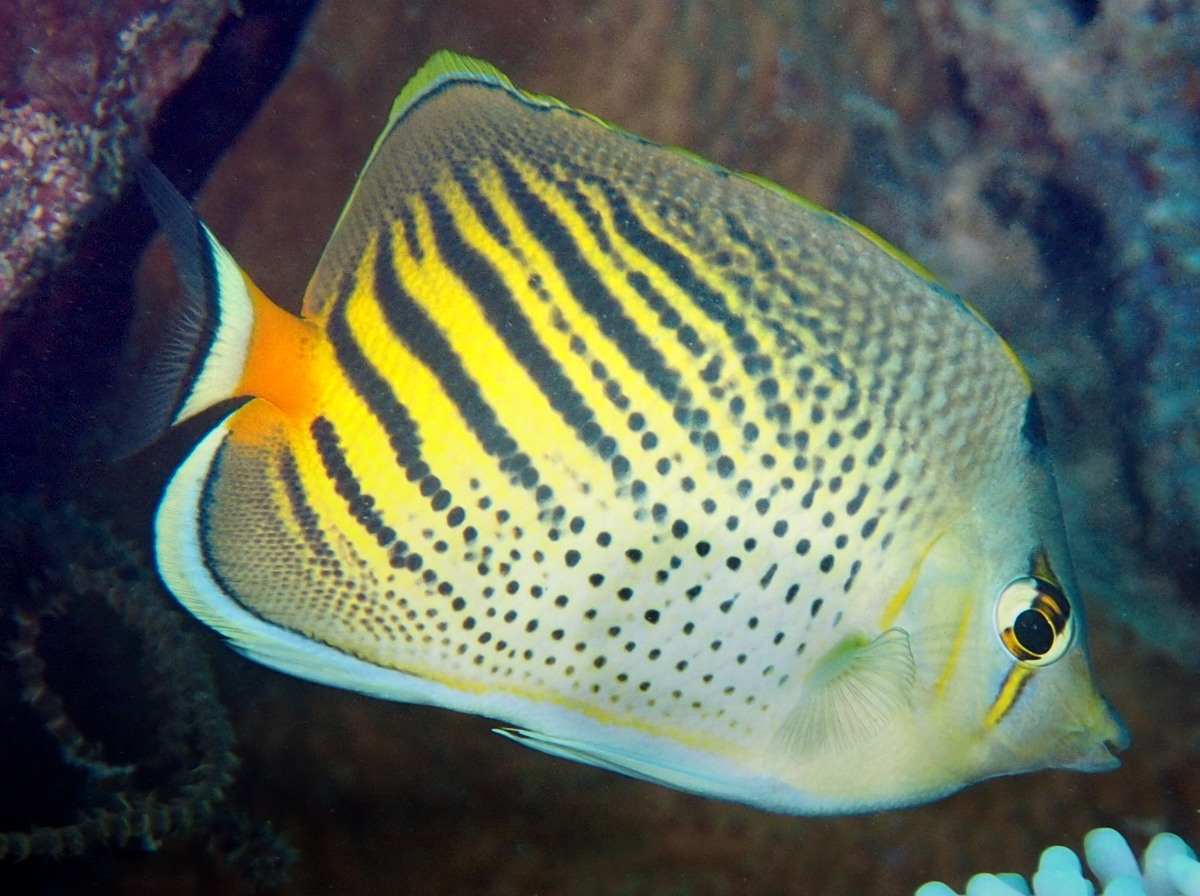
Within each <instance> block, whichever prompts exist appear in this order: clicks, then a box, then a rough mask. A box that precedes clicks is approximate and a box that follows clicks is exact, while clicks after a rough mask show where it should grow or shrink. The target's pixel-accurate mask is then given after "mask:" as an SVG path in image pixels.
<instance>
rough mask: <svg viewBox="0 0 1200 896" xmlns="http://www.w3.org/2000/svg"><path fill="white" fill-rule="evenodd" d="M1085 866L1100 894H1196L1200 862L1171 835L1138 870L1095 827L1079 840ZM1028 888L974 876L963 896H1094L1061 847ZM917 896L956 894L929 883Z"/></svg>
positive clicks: (1075, 860)
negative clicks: (1031, 895) (1099, 888)
mask: <svg viewBox="0 0 1200 896" xmlns="http://www.w3.org/2000/svg"><path fill="white" fill-rule="evenodd" d="M1083 854H1084V857H1085V858H1086V859H1087V863H1088V868H1089V870H1090V871H1091V872H1092V874H1093V875H1094V876H1095V878H1096V882H1097V883H1098V884H1099V885H1100V886H1101V887H1102V888H1103V890H1102V896H1197V894H1200V862H1197V861H1196V854H1195V853H1194V852H1193V851H1192V850H1191V848H1190V847H1189V846H1188V845H1187V844H1186V843H1184V842H1183V841H1182V840H1181V839H1179V838H1178V837H1176V836H1175V835H1174V834H1159V835H1157V836H1156V837H1155V838H1154V839H1153V840H1151V841H1150V845H1149V846H1148V847H1146V852H1145V854H1144V855H1143V856H1142V864H1141V866H1140V867H1139V866H1138V862H1137V859H1136V858H1134V855H1133V850H1131V849H1130V848H1129V844H1128V843H1127V842H1125V838H1124V837H1122V836H1121V835H1120V834H1118V833H1117V832H1116V831H1114V830H1113V829H1112V828H1097V829H1096V830H1094V831H1092V832H1091V833H1089V834H1088V835H1087V836H1086V837H1085V838H1084V840H1083ZM1031 883H1032V885H1033V886H1032V888H1031V887H1030V885H1029V884H1027V883H1026V882H1025V879H1024V878H1022V877H1021V876H1020V875H1017V874H977V875H975V876H974V877H973V878H971V880H970V881H969V882H968V883H967V892H966V896H1030V894H1031V893H1032V894H1033V896H1095V893H1096V886H1095V884H1093V883H1092V881H1090V880H1088V879H1087V878H1086V877H1084V875H1083V866H1082V865H1080V863H1079V857H1078V856H1077V855H1075V853H1074V852H1072V851H1071V850H1069V849H1067V848H1066V847H1065V846H1052V847H1050V848H1049V849H1047V850H1046V851H1045V852H1043V853H1042V858H1041V861H1040V862H1039V863H1038V870H1037V873H1036V874H1035V875H1034V876H1033V878H1032V881H1031ZM916 896H955V893H954V891H953V890H951V889H950V888H949V887H947V886H946V885H945V884H942V883H929V884H926V885H925V886H923V887H921V888H920V889H919V890H917V893H916Z"/></svg>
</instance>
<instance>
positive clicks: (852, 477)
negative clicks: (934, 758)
mask: <svg viewBox="0 0 1200 896" xmlns="http://www.w3.org/2000/svg"><path fill="white" fill-rule="evenodd" d="M573 121H574V120H573V119H572V122H573ZM563 126H564V127H568V128H576V127H581V128H582V127H584V125H583V124H580V123H571V124H569V125H566V124H564V125H563ZM541 127H543V125H540V124H536V123H535V122H533V121H532V120H529V121H526V120H525V119H524V118H522V117H521V116H520V115H515V117H514V118H513V119H512V120H508V121H507V122H505V121H502V120H500V119H499V118H498V119H497V120H496V121H483V122H480V124H479V128H478V130H479V133H478V134H475V135H470V136H467V137H462V138H461V139H460V140H456V141H446V142H444V143H437V144H433V143H431V144H430V145H437V146H439V147H443V148H442V149H440V150H439V153H444V154H445V155H446V156H447V158H445V159H444V160H443V161H444V166H443V167H439V168H438V169H437V170H436V171H434V170H432V169H429V168H428V167H427V166H428V163H427V162H426V161H420V160H414V164H413V165H412V166H410V167H411V168H412V170H409V169H408V168H405V170H404V171H402V172H401V173H399V174H396V175H395V177H396V178H397V182H396V185H395V190H396V192H395V195H396V196H397V197H399V198H398V199H397V204H398V205H399V206H402V207H403V211H402V212H397V216H398V219H399V220H398V223H397V226H398V227H399V229H400V230H401V231H402V239H398V240H397V241H396V242H395V244H394V245H393V246H391V247H390V251H392V252H396V253H407V258H408V260H412V259H418V260H423V264H424V267H422V266H421V265H415V264H407V265H405V264H400V262H403V261H405V259H404V258H400V259H399V260H398V262H397V264H396V265H395V266H394V267H395V271H396V276H395V277H394V278H392V279H388V278H386V277H381V276H380V275H378V274H376V277H377V278H379V279H378V282H374V281H373V282H371V283H364V284H356V283H355V282H354V279H353V275H351V274H345V275H339V276H342V277H343V282H340V283H334V284H332V285H331V284H330V283H328V282H326V281H327V280H328V279H329V278H328V275H322V277H321V278H318V280H317V281H315V283H316V287H315V288H316V289H317V290H318V292H319V291H320V289H326V290H327V291H328V292H329V293H330V294H336V295H337V297H338V298H336V301H338V302H339V303H342V306H343V307H344V309H345V314H344V316H343V317H344V320H343V324H342V326H343V327H344V329H345V330H346V332H345V333H343V334H342V338H344V339H351V340H357V342H358V343H361V345H360V346H359V348H360V350H361V351H360V354H361V355H362V360H361V362H360V367H361V366H362V365H363V364H366V365H373V366H374V368H375V369H374V373H373V376H374V379H371V378H370V377H368V376H367V375H366V374H364V373H362V371H361V370H359V371H358V372H355V371H351V370H347V371H342V370H341V368H338V370H337V371H335V372H334V373H335V374H336V375H340V376H344V377H345V378H347V381H350V379H352V378H355V377H357V379H355V380H354V381H355V382H357V383H358V384H359V385H360V386H361V385H362V383H363V382H368V381H369V383H370V384H371V388H372V389H375V391H376V392H378V390H379V388H381V387H379V384H380V383H382V384H383V385H384V386H386V387H387V388H390V389H391V390H392V392H393V393H394V397H395V399H396V401H397V402H403V401H404V400H405V398H406V396H411V395H414V393H417V397H415V398H413V399H412V400H411V402H410V403H411V408H410V409H408V410H406V411H405V413H406V414H407V416H403V415H400V416H397V417H396V418H395V419H397V420H399V419H403V421H404V428H403V432H401V431H400V429H398V428H397V425H393V426H392V427H391V429H390V430H389V429H388V427H387V426H382V425H380V424H379V422H378V418H377V415H376V414H375V411H373V410H372V408H373V407H375V406H377V405H379V404H380V403H381V401H382V399H379V396H378V395H376V394H375V393H374V392H372V393H371V396H370V397H371V401H368V400H366V399H365V398H363V397H361V396H360V395H359V394H358V393H356V392H355V391H354V389H352V388H343V389H340V390H339V389H336V388H332V386H331V388H330V389H328V390H327V391H328V397H327V398H326V399H323V400H325V401H326V402H327V403H328V405H329V406H328V407H323V408H322V413H321V414H320V415H319V416H318V417H315V418H314V420H313V421H309V422H310V423H311V425H310V426H309V428H308V430H307V431H301V432H302V433H303V435H304V439H303V441H300V440H299V439H298V438H297V437H296V436H295V435H292V434H289V433H290V432H291V430H286V429H285V428H283V427H280V428H279V430H278V432H272V433H269V435H270V438H269V439H265V440H264V438H258V437H257V436H256V438H257V441H254V440H251V439H249V438H247V439H246V440H245V441H244V443H243V442H237V441H235V442H232V443H231V445H233V447H231V448H230V449H229V450H228V451H223V452H222V454H221V455H220V456H219V459H218V461H217V462H216V463H217V465H218V467H217V468H218V469H219V473H220V475H219V476H216V477H214V479H213V484H212V486H211V488H210V490H209V491H210V492H211V494H208V495H207V496H206V499H205V501H206V503H205V507H206V508H211V509H210V510H206V512H207V513H209V514H210V515H211V525H209V529H210V530H211V531H212V533H214V534H213V535H212V538H211V539H210V541H211V544H209V545H207V547H206V549H207V550H208V551H209V554H211V557H212V563H213V567H214V569H215V570H216V572H217V573H219V574H223V575H227V576H228V578H229V580H230V581H236V582H237V583H238V584H237V587H238V589H239V597H244V598H245V602H246V605H247V606H248V607H250V608H251V609H253V610H254V611H255V612H257V613H260V614H261V615H262V616H263V617H264V618H267V619H270V620H272V621H277V622H279V623H280V624H282V625H285V626H287V627H288V628H291V629H292V630H294V631H299V632H311V633H313V634H314V635H315V636H316V637H317V638H319V640H321V641H324V642H326V643H328V644H331V645H333V646H334V647H337V648H338V649H341V650H344V651H346V652H348V653H351V654H353V655H355V656H358V657H361V658H363V659H365V660H367V661H368V662H376V663H378V664H379V665H382V666H386V667H388V668H392V669H411V670H414V671H418V670H419V672H420V674H421V675H422V676H423V677H427V678H432V679H435V680H443V681H446V682H455V683H460V684H461V683H463V682H469V683H471V685H472V687H475V688H476V691H477V692H478V693H486V692H487V688H488V687H489V686H495V687H497V688H498V689H502V690H503V691H504V692H505V693H517V694H528V695H535V697H536V699H547V700H557V701H559V702H561V703H562V704H564V705H574V706H579V705H587V706H590V707H593V708H596V709H598V710H599V709H602V710H603V711H604V712H605V713H606V714H607V715H608V717H609V718H615V719H622V718H628V719H645V720H648V721H650V722H652V723H653V724H654V725H656V726H658V727H659V730H668V729H670V727H671V726H674V725H677V726H679V728H680V730H681V731H691V730H695V729H694V726H695V725H697V724H699V725H701V726H702V727H703V728H704V730H707V731H720V732H728V731H730V730H733V731H736V732H738V733H739V734H744V735H745V736H751V733H755V732H757V733H760V734H761V733H762V732H764V731H767V730H768V729H770V730H774V728H775V727H777V726H778V725H779V724H780V720H781V719H782V718H784V717H785V716H786V715H787V713H788V712H789V711H790V710H791V709H792V708H793V707H794V706H795V705H796V704H797V701H798V700H799V696H800V694H801V689H802V688H803V687H804V682H805V681H806V674H805V673H806V672H807V671H808V670H809V669H811V667H812V665H813V664H814V663H817V662H819V661H820V660H821V658H822V657H823V656H824V655H826V653H827V651H828V650H829V649H830V648H831V647H832V646H835V645H836V644H838V643H839V642H840V641H841V640H842V639H843V638H844V637H845V634H844V633H850V634H855V635H858V634H861V633H863V632H866V633H868V634H869V633H871V632H872V630H873V629H872V627H873V626H874V627H877V626H878V624H879V619H880V615H881V614H882V613H883V609H884V605H885V604H886V603H887V601H888V599H889V598H890V597H891V596H892V595H893V594H895V593H896V592H897V590H898V589H899V588H900V586H901V584H902V583H903V582H904V580H905V578H906V577H907V576H908V575H909V573H910V572H911V570H912V569H913V566H914V564H915V563H916V562H917V560H918V559H919V557H920V556H921V552H922V551H924V550H925V549H926V548H927V547H928V544H929V543H930V541H931V539H932V538H934V537H935V536H936V535H937V534H938V533H940V532H941V531H944V530H945V529H946V528H947V526H949V525H951V524H952V523H953V519H952V518H951V517H950V516H949V514H950V513H951V512H960V511H958V510H956V509H955V508H960V507H962V506H963V496H964V495H969V494H970V493H971V490H972V489H979V488H981V487H982V484H983V483H984V482H985V479H986V477H988V476H994V475H1000V473H998V472H997V470H998V469H999V463H1000V461H1001V460H1002V459H1003V458H1006V457H1011V456H1016V455H1017V454H1018V452H1017V451H1016V450H1015V449H1014V447H1013V446H1019V444H1020V443H1019V439H1020V427H1021V425H1022V422H1023V420H1024V406H1025V402H1026V400H1027V395H1026V393H1025V386H1024V384H1023V382H1022V381H1021V379H1020V376H1019V374H1018V373H1017V372H1016V371H1015V368H1013V365H1012V364H1011V361H1010V360H1009V359H1008V356H1007V355H1006V354H1005V352H1004V350H1003V348H1002V347H1001V346H1000V345H999V343H998V342H997V340H996V339H995V337H994V335H993V334H991V332H990V331H988V330H987V329H986V328H985V327H983V326H982V325H981V324H980V323H979V321H978V320H977V318H975V317H974V316H973V315H971V314H970V312H968V311H966V310H965V309H964V308H962V307H961V306H959V305H958V304H956V303H955V302H954V301H953V300H952V299H950V298H948V297H947V296H946V295H945V294H943V293H942V292H941V291H940V288H935V287H933V286H931V285H930V284H929V283H928V282H927V281H926V280H924V279H923V278H922V277H920V276H919V275H917V274H916V273H914V272H913V271H910V270H909V269H908V268H906V267H905V266H904V265H903V264H902V263H900V262H898V261H897V260H896V259H895V258H893V257H891V256H890V255H888V254H886V253H884V252H881V251H879V250H878V249H877V248H876V247H874V246H873V245H872V244H870V243H868V242H867V241H865V240H863V239H862V238H861V236H859V235H858V234H857V233H856V232H854V231H853V230H851V229H849V228H847V227H845V226H844V225H842V224H840V223H839V222H837V221H836V220H834V219H832V218H828V219H826V218H824V217H822V216H819V215H814V214H811V213H809V212H807V211H805V210H803V209H801V208H799V207H797V206H793V205H791V204H789V203H788V202H787V200H785V199H783V198H782V197H779V196H775V195H774V194H767V193H764V192H763V191H761V190H760V189H759V188H758V187H756V186H754V185H753V184H750V183H749V182H748V181H742V180H741V179H737V178H726V177H724V176H718V175H715V174H713V173H711V172H708V171H707V169H705V172H706V173H704V174H703V175H698V174H697V171H696V169H695V168H693V167H691V163H690V162H689V163H687V164H684V163H682V162H677V161H675V160H673V159H671V158H663V159H659V158H658V157H657V156H654V161H653V162H652V163H651V162H647V161H646V159H647V158H648V156H646V154H645V147H643V146H641V145H640V144H632V143H629V142H628V141H627V140H626V138H624V137H621V136H620V135H619V134H616V133H615V132H614V133H613V134H612V135H609V136H604V137H596V136H595V135H594V134H592V132H591V131H587V132H586V134H585V133H584V131H575V130H572V131H571V134H572V135H574V136H573V137H572V139H578V140H582V139H585V138H586V139H587V140H590V141H596V142H595V144H594V145H591V144H589V145H590V149H589V151H588V153H586V157H587V158H588V160H589V161H588V163H587V165H586V166H584V165H582V163H580V162H577V161H575V158H576V156H578V157H579V158H582V157H583V154H574V155H573V154H571V153H563V152H562V151H561V146H562V145H563V144H562V142H561V141H547V140H545V139H541V137H542V135H543V132H542V131H541V130H539V128H541ZM581 135H582V136H581ZM647 164H649V165H650V166H651V169H652V170H649V171H648V170H647V169H646V165H647ZM423 166H425V167H423ZM353 214H354V211H353V209H352V210H351V215H353ZM377 230H378V228H375V229H374V230H372V231H371V232H377ZM360 248H361V247H360ZM384 250H385V251H387V250H388V247H384ZM339 251H341V250H339ZM451 256H452V257H451ZM330 264H332V265H334V266H337V265H339V264H340V265H341V270H355V271H357V270H358V269H359V267H358V265H357V257H356V258H354V259H349V260H348V259H347V258H340V260H338V258H334V259H332V260H331V261H330ZM375 267H376V268H377V269H378V268H380V265H379V264H376V266H375ZM383 267H384V268H386V265H384V266H383ZM385 273H386V271H385ZM400 273H402V274H403V276H400ZM451 274H452V275H453V276H450V275H451ZM361 276H363V277H369V276H371V274H370V273H369V272H368V273H364V274H362V275H361ZM322 278H323V279H322ZM451 282H453V283H456V284H462V293H461V294H447V293H446V284H447V283H451ZM355 285H361V286H370V287H372V288H374V292H375V293H376V294H377V296H378V302H379V303H380V304H381V305H387V306H388V308H392V309H393V310H394V309H395V308H399V307H401V306H402V309H401V310H403V312H404V313H403V315H399V314H392V315H386V314H385V315H383V317H384V318H386V320H391V319H395V318H398V317H403V318H404V319H405V320H409V321H412V322H415V324H420V326H415V324H414V328H413V329H412V330H411V331H409V330H406V331H404V332H399V331H396V330H389V329H387V325H386V320H384V321H383V323H382V324H381V325H380V327H378V328H377V329H378V330H379V333H380V335H378V336H375V335H370V333H373V332H374V331H373V330H370V328H369V326H368V324H369V323H370V321H371V320H373V319H374V318H372V317H371V315H372V314H374V315H375V316H376V317H378V316H379V315H380V314H381V312H375V311H372V308H371V306H370V305H369V303H368V296H369V295H370V294H372V290H371V289H359V290H355V289H352V288H351V287H353V286H355ZM484 287H487V288H486V289H485V288H484ZM397 290H399V291H397ZM439 290H440V291H439ZM451 292H453V290H452V291H451ZM435 295H436V296H438V298H437V299H436V301H435V299H434V296H435ZM329 301H335V299H330V300H329ZM314 319H315V318H314ZM414 334H415V335H414ZM420 334H426V335H428V338H429V339H431V340H432V339H434V337H437V338H438V339H440V340H441V341H440V342H438V343H437V347H438V349H439V351H442V352H443V354H442V355H439V354H438V353H437V352H435V351H433V343H430V344H421V343H420V342H419V339H420V338H424V337H422V336H421V335H420ZM381 346H382V347H381ZM485 349H486V352H485ZM445 352H449V353H450V354H451V355H453V356H454V357H453V359H452V360H439V359H440V358H442V357H443V355H444V354H445ZM485 354H486V358H487V360H486V361H485V360H481V358H483V357H484V356H485ZM446 357H447V358H448V357H449V356H448V355H446ZM414 359H415V360H414ZM335 378H336V377H335ZM332 385H333V386H338V385H345V384H339V383H333V384H332ZM417 390H419V392H418V391H417ZM360 391H362V390H360ZM343 393H345V394H344V395H343ZM323 394H324V393H323ZM512 396H517V398H513V397H512ZM418 399H419V400H418ZM372 401H373V402H374V404H372ZM252 441H253V442H254V445H256V446H257V447H254V448H251V447H247V446H250V445H251V442H252ZM393 441H394V442H396V444H392V442H393ZM262 444H270V445H271V446H273V447H272V448H271V450H264V449H262V447H261V446H262ZM235 449H236V450H235ZM398 458H402V459H403V465H401V463H400V461H398ZM247 496H254V500H250V499H248V498H247ZM967 503H968V504H969V502H967ZM206 556H207V555H206ZM243 592H244V593H243Z"/></svg>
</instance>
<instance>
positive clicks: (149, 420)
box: [120, 160, 255, 456]
mask: <svg viewBox="0 0 1200 896" xmlns="http://www.w3.org/2000/svg"><path fill="white" fill-rule="evenodd" d="M137 176H138V180H139V182H140V183H141V185H142V190H143V191H144V192H145V194H146V198H147V200H148V201H149V203H150V206H151V208H152V209H153V210H154V215H155V217H157V218H158V223H159V225H160V226H161V227H162V229H163V231H164V232H165V233H166V235H167V239H168V241H169V242H170V245H171V251H172V254H173V255H174V256H175V265H176V268H177V270H178V274H179V280H180V282H181V283H182V285H183V307H182V309H181V310H180V311H179V313H178V315H177V316H176V319H175V321H174V322H173V324H172V326H171V328H170V333H169V335H168V337H167V339H166V340H165V341H164V342H163V345H162V347H161V348H160V349H159V350H158V351H157V352H156V353H155V355H154V356H153V358H152V360H151V361H150V364H149V366H148V367H147V368H146V370H145V371H144V372H143V374H142V376H141V377H140V379H141V383H140V385H139V395H138V398H137V402H136V404H137V408H136V414H131V415H130V416H131V417H132V418H134V419H135V420H136V422H135V423H134V424H133V425H132V426H131V427H130V428H129V429H128V430H127V431H126V433H125V437H124V438H123V439H122V444H121V448H120V453H121V455H123V456H127V455H129V454H132V453H134V452H135V451H137V450H139V449H141V448H143V447H144V446H146V445H147V444H149V443H150V442H152V441H154V440H155V439H156V438H158V436H159V435H161V434H162V433H163V432H164V431H166V430H167V429H169V428H170V427H172V426H174V425H175V424H176V423H180V422H181V421H183V420H186V419H187V418H189V417H192V416H194V415H195V414H198V413H200V412H201V411H203V410H206V409H207V408H210V407H212V406H213V405H216V404H218V403H220V402H222V401H224V400H226V399H228V398H232V397H234V396H235V395H237V394H238V392H237V387H238V384H239V382H240V381H241V379H242V375H243V372H244V370H245V367H246V363H247V359H248V357H249V352H250V340H251V336H252V334H253V329H254V314H255V308H254V301H253V299H252V297H251V291H252V290H254V289H255V287H254V286H253V284H251V283H250V281H249V279H248V278H247V277H246V275H245V274H244V273H243V272H242V270H241V268H239V267H238V265H237V262H235V261H234V260H233V257H232V256H231V255H230V254H229V252H227V251H226V250H225V248H224V247H223V246H222V245H221V244H220V243H219V242H217V238H216V237H215V236H213V234H212V232H211V231H210V230H209V229H208V228H207V227H206V226H205V225H204V223H203V222H202V221H201V220H200V218H199V217H198V216H197V215H196V213H195V211H193V210H192V207H191V206H190V205H189V204H188V202H187V200H186V199H184V198H183V196H181V195H180V193H179V191H178V190H176V189H175V187H174V186H172V185H171V182H170V181H168V180H167V179H166V177H165V176H164V175H163V173H162V172H161V171H159V170H158V169H157V168H156V167H155V166H154V165H153V164H151V163H150V162H149V161H146V160H143V161H142V162H141V164H140V165H139V166H138V170H137Z"/></svg>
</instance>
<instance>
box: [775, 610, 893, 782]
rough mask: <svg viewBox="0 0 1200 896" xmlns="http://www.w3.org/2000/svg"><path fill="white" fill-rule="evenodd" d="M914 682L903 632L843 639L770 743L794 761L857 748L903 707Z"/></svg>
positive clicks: (816, 671)
mask: <svg viewBox="0 0 1200 896" xmlns="http://www.w3.org/2000/svg"><path fill="white" fill-rule="evenodd" d="M915 682H916V664H915V662H914V660H913V654H912V648H911V646H910V644H909V637H908V633H907V632H905V631H904V630H903V629H899V628H891V629H888V630H887V631H885V632H884V633H883V634H881V635H880V636H879V637H878V638H876V639H875V640H873V641H868V640H867V639H865V638H847V639H846V640H845V641H843V642H842V644H841V645H840V646H838V647H837V648H835V649H834V650H833V651H832V652H831V653H830V654H829V656H827V657H826V658H825V659H824V660H822V661H821V662H820V663H819V664H818V665H817V666H816V667H815V668H814V669H813V670H812V672H811V673H810V674H809V680H808V687H807V688H806V689H805V693H804V696H803V697H801V699H800V701H799V702H798V703H797V705H796V706H795V708H794V709H792V711H791V712H790V713H788V716H787V718H786V719H785V720H784V723H783V725H781V726H780V729H779V731H778V733H777V734H776V738H777V739H778V740H779V741H780V742H781V744H782V746H783V748H784V750H785V751H786V752H787V755H789V756H791V757H793V758H796V759H808V758H812V757H814V756H817V755H821V754H824V753H826V752H829V751H831V750H837V749H846V748H849V747H852V746H855V745H857V744H860V743H862V742H863V741H865V740H867V739H869V738H870V737H872V736H873V735H875V734H877V733H878V732H879V731H880V730H881V729H882V728H883V727H884V726H885V725H887V724H888V722H889V721H890V720H891V719H892V718H893V717H894V716H895V715H896V714H897V713H898V712H900V711H901V710H902V709H903V708H904V707H906V706H908V705H909V701H910V696H911V694H912V690H913V686H914V684H915Z"/></svg>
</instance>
